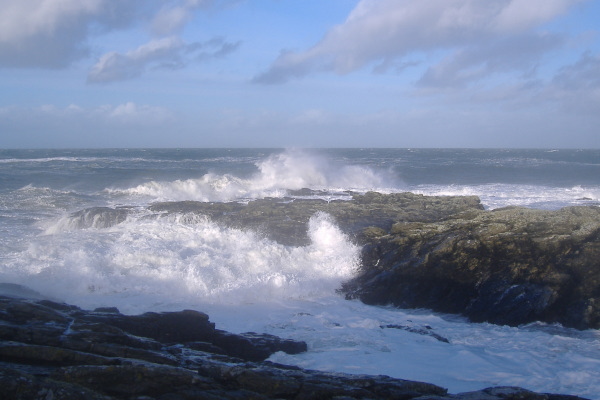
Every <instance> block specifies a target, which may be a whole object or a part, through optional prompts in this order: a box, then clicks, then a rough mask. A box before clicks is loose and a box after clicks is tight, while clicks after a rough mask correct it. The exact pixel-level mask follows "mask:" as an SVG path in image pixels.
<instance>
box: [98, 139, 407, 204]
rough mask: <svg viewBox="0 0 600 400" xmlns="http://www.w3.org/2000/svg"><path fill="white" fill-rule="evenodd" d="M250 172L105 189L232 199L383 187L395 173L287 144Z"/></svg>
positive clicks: (182, 197)
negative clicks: (306, 190)
mask: <svg viewBox="0 0 600 400" xmlns="http://www.w3.org/2000/svg"><path fill="white" fill-rule="evenodd" d="M256 168H257V170H258V171H257V172H256V173H255V174H254V175H252V176H251V177H250V178H241V177H237V176H234V175H231V174H216V173H212V172H211V173H207V174H204V175H203V176H201V177H200V178H196V179H186V180H175V181H169V182H159V181H151V182H146V183H143V184H141V185H138V186H136V187H133V188H128V189H109V190H110V192H112V193H115V194H125V195H130V196H142V197H147V198H152V199H155V200H159V201H180V200H196V201H232V200H240V199H241V200H248V199H256V198H263V197H282V196H285V195H286V194H287V191H288V190H298V189H302V188H311V189H316V190H327V191H358V192H365V191H368V190H378V191H389V189H386V188H390V187H393V186H394V185H397V183H398V182H397V181H398V179H397V178H395V177H394V176H393V174H392V173H391V172H389V171H385V170H375V169H373V168H369V167H366V166H359V165H346V164H342V163H334V162H332V161H330V160H329V159H328V158H326V157H325V156H322V155H319V154H317V153H314V152H307V151H304V150H287V151H284V152H282V153H277V154H273V155H271V156H269V157H267V158H266V159H264V160H261V161H258V162H257V163H256Z"/></svg>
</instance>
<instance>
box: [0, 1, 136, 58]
mask: <svg viewBox="0 0 600 400" xmlns="http://www.w3.org/2000/svg"><path fill="white" fill-rule="evenodd" d="M137 3H138V2H129V1H118V2H115V1H110V0H0V9H1V10H2V12H0V66H4V67H42V68H61V67H65V66H67V65H69V64H70V63H71V62H73V61H74V60H77V59H80V58H82V57H84V56H86V55H87V54H88V47H87V43H86V40H87V37H88V35H89V33H90V27H91V26H93V25H96V26H102V27H103V29H115V28H118V27H123V26H127V25H128V24H129V23H131V21H132V19H133V18H134V16H135V13H134V12H133V9H134V6H135V5H136V4H137Z"/></svg>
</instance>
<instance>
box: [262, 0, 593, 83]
mask: <svg viewBox="0 0 600 400" xmlns="http://www.w3.org/2000/svg"><path fill="white" fill-rule="evenodd" d="M580 1H582V0H548V1H546V0H486V1H481V0H419V1H400V0H362V1H361V2H360V3H358V5H357V6H356V7H355V9H354V10H353V11H352V12H351V13H350V15H349V16H348V18H347V19H346V21H345V22H344V23H343V24H341V25H338V26H336V27H334V28H332V29H331V30H330V31H329V32H327V34H326V35H325V36H324V37H323V39H322V40H321V41H320V42H318V43H317V44H316V45H314V46H313V47H311V48H309V49H308V50H306V51H301V52H292V51H284V52H282V53H281V54H280V56H279V57H278V58H277V59H276V60H275V61H274V62H273V64H272V65H271V67H270V68H269V69H268V70H267V71H266V72H264V73H263V74H261V75H259V76H257V77H256V78H255V81H256V82H259V83H282V82H285V81H288V80H290V79H292V78H299V77H303V76H306V75H308V74H310V73H314V72H319V71H333V72H335V73H338V74H347V73H349V72H352V71H356V70H358V69H360V68H363V67H365V66H367V65H370V64H373V63H381V64H380V65H379V66H376V67H375V68H376V69H379V70H380V69H381V67H385V66H386V65H391V64H393V62H394V61H396V62H398V60H400V61H404V59H405V58H406V57H407V56H409V55H411V54H419V53H422V52H431V51H440V50H441V51H446V52H450V55H449V56H448V57H447V59H446V60H445V61H444V62H445V63H447V64H448V63H452V64H453V68H455V69H457V71H456V72H455V73H454V74H453V75H456V74H457V72H462V71H461V70H462V69H465V68H466V69H467V70H468V69H471V68H472V67H473V65H474V63H475V59H476V58H481V57H482V56H483V55H484V53H485V49H486V48H487V47H488V46H490V45H492V46H496V47H498V46H499V45H502V42H503V41H506V40H511V39H514V41H513V42H512V43H513V44H518V41H517V39H518V38H523V37H527V38H528V41H529V42H530V43H534V42H535V41H538V42H539V44H540V45H542V48H541V50H540V51H536V52H534V53H531V52H529V50H530V49H524V48H523V49H522V51H521V52H520V53H519V55H518V56H519V58H520V59H524V58H526V57H529V60H528V62H527V64H528V65H529V64H531V62H534V61H535V59H536V57H539V55H540V53H542V52H543V51H547V50H548V48H549V47H552V46H553V45H557V44H558V43H559V41H558V38H557V37H549V36H547V35H544V34H542V33H537V32H535V31H534V29H535V28H537V27H538V26H539V25H540V24H542V23H544V22H547V21H550V20H552V19H553V18H555V17H557V16H559V15H561V14H562V13H564V12H565V10H567V9H568V8H569V7H570V6H572V5H573V4H576V3H578V2H580ZM504 48H510V46H504ZM513 55H514V54H512V55H511V56H513ZM494 57H495V58H496V59H498V58H499V56H494ZM466 59H470V61H469V62H467V64H466V66H465V67H461V65H460V63H459V61H461V60H466ZM449 60H451V61H449ZM486 60H487V59H486V58H482V59H480V60H479V61H477V63H476V64H482V63H483V64H486ZM408 62H409V63H410V62H412V61H411V60H408ZM400 65H402V63H400ZM405 65H406V64H405ZM505 66H506V67H510V68H516V67H517V66H516V65H508V64H506V65H505ZM378 67H379V68H378ZM439 68H444V67H443V66H439ZM384 69H385V68H384ZM467 72H468V71H467ZM489 72H490V68H487V67H484V68H483V69H482V73H489ZM458 75H461V74H458ZM462 75H463V78H464V74H462ZM477 75H478V74H475V76H477Z"/></svg>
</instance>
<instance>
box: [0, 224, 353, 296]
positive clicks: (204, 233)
mask: <svg viewBox="0 0 600 400" xmlns="http://www.w3.org/2000/svg"><path fill="white" fill-rule="evenodd" d="M62 225H63V223H59V224H57V225H53V228H52V229H48V230H47V231H46V235H43V236H39V237H37V238H35V239H34V240H32V241H31V242H30V243H29V246H28V248H27V250H26V251H25V252H23V253H21V254H20V255H19V258H17V259H14V260H13V261H12V265H9V268H8V270H10V271H11V275H12V278H13V279H15V278H18V280H17V281H16V282H18V283H23V284H27V285H28V286H30V287H32V288H34V289H37V290H39V291H41V292H43V293H47V294H49V295H52V296H57V297H62V298H64V300H65V301H69V302H73V303H76V304H82V303H87V304H90V305H92V303H96V304H97V303H102V302H104V303H113V304H114V303H115V302H120V300H119V298H120V299H121V301H122V299H124V298H126V299H127V300H126V301H124V303H125V304H127V306H128V307H130V306H131V305H132V304H131V303H132V302H133V303H136V302H138V301H139V303H140V306H143V307H145V306H146V305H147V304H148V303H147V300H148V298H147V297H148V296H150V297H153V298H154V300H152V302H151V304H155V303H157V302H164V301H167V302H179V303H181V302H189V301H198V300H200V299H201V300H202V301H206V302H226V303H231V302H233V303H235V302H247V301H253V302H254V301H268V300H271V299H279V298H305V297H314V296H317V297H318V296H319V295H322V294H330V293H332V292H333V291H334V290H335V288H337V287H338V286H339V284H340V282H341V281H342V280H344V279H348V278H349V277H350V276H351V275H352V273H353V272H354V270H355V268H356V265H357V255H358V248H357V247H356V246H354V245H353V244H351V243H350V242H349V240H348V239H347V238H346V236H345V235H344V234H343V233H342V232H341V231H340V230H339V229H338V228H337V226H335V225H334V224H333V222H332V221H331V219H330V218H329V217H328V216H327V215H326V214H321V213H319V214H316V215H315V216H313V217H312V218H311V219H310V222H309V224H308V233H309V237H310V238H311V244H310V245H309V246H305V247H287V246H283V245H280V244H278V243H276V242H274V241H271V240H268V239H265V238H263V237H261V236H259V235H258V234H256V233H254V232H249V231H241V230H237V229H230V228H223V227H220V226H218V225H216V224H214V223H212V222H210V221H208V220H207V219H206V218H203V217H198V216H195V215H171V216H167V217H163V218H159V219H150V218H144V217H143V216H138V217H132V218H129V219H128V220H126V221H125V222H122V223H120V224H118V225H114V226H110V227H108V228H104V229H99V228H98V227H93V226H91V227H89V228H88V229H79V230H73V227H72V226H71V225H69V224H66V225H65V226H66V228H65V229H58V227H60V226H62ZM12 281H13V282H15V281H14V280H12ZM136 296H140V298H139V299H136Z"/></svg>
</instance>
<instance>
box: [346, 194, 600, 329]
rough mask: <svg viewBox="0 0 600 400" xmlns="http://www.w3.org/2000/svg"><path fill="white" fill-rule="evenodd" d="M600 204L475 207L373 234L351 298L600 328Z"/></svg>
mask: <svg viewBox="0 0 600 400" xmlns="http://www.w3.org/2000/svg"><path fill="white" fill-rule="evenodd" d="M598 260H600V208H598V207H594V206H591V207H569V208H565V209H562V210H558V211H542V210H531V209H526V208H506V209H500V210H494V211H469V212H464V213H459V214H456V215H454V216H452V217H450V218H447V219H445V220H442V221H437V222H398V223H396V224H394V225H393V226H392V228H391V229H390V230H389V231H387V232H385V234H383V233H382V232H379V235H378V236H377V235H373V236H372V237H371V241H370V243H369V244H367V245H366V246H365V247H364V248H363V251H362V261H363V265H362V271H361V273H360V274H359V276H357V277H356V278H354V279H353V280H351V281H350V282H347V283H346V284H345V285H344V287H343V288H342V292H343V293H345V294H346V296H347V298H359V299H361V300H362V301H364V302H365V303H367V304H393V305H396V306H398V307H403V308H429V309H432V310H435V311H440V312H447V313H460V314H464V315H466V316H467V317H469V318H470V319H471V320H472V321H477V322H480V321H488V322H492V323H496V324H507V325H519V324H524V323H528V322H534V321H544V322H549V323H555V322H558V323H561V324H563V325H565V326H568V327H575V328H579V329H587V328H595V329H598V328H600V263H599V261H598Z"/></svg>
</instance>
